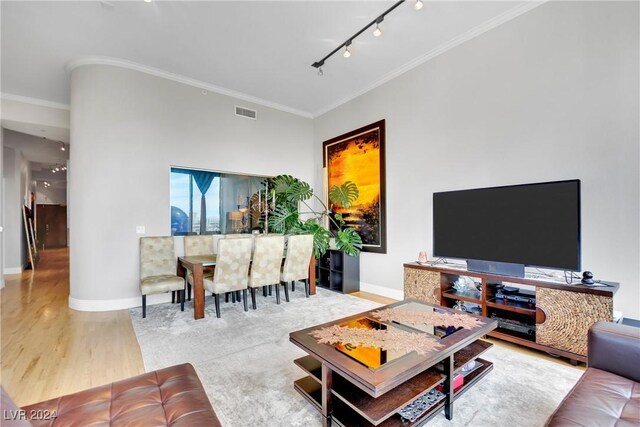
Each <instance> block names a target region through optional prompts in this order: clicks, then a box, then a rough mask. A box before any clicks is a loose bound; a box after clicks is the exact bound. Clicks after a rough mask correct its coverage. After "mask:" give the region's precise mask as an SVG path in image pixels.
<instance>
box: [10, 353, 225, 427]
mask: <svg viewBox="0 0 640 427" xmlns="http://www.w3.org/2000/svg"><path fill="white" fill-rule="evenodd" d="M11 404H12V402H10V400H9V398H8V396H7V395H6V393H5V392H4V389H3V390H2V417H1V418H2V420H1V421H0V425H2V426H7V427H8V426H18V425H20V426H29V425H31V426H37V427H41V426H42V427H44V426H54V425H55V426H89V425H91V426H98V425H99V426H123V427H124V426H174V427H185V426H203V427H204V426H207V427H210V426H214V427H217V426H220V421H219V420H218V417H217V416H216V413H215V412H214V410H213V408H212V407H211V403H209V399H208V398H207V394H206V393H205V391H204V388H203V387H202V383H201V382H200V379H199V378H198V375H197V374H196V371H195V370H194V369H193V366H191V365H190V364H188V363H186V364H183V365H176V366H171V367H169V368H165V369H160V370H158V371H153V372H148V373H146V374H142V375H138V376H136V377H132V378H129V379H126V380H122V381H118V382H115V383H112V384H107V385H104V386H100V387H95V388H92V389H89V390H84V391H81V392H78V393H74V394H69V395H66V396H62V397H57V398H55V399H51V400H47V401H44V402H40V403H36V404H33V405H29V406H25V407H23V408H22V410H21V411H17V410H15V408H13V409H12V408H11Z"/></svg>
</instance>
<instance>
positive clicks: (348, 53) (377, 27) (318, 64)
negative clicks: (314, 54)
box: [311, 0, 423, 76]
mask: <svg viewBox="0 0 640 427" xmlns="http://www.w3.org/2000/svg"><path fill="white" fill-rule="evenodd" d="M405 1H406V0H400V1H398V2H396V3H394V4H393V6H391V7H390V8H389V9H387V10H385V11H384V12H383V13H382V14H381V15H379V16H378V17H376V19H374V20H373V21H371V22H369V23H368V24H367V25H365V26H364V27H363V28H362V29H361V30H360V31H358V32H357V33H355V34H354V35H352V36H351V37H349V38H348V39H347V40H346V41H345V42H344V43H342V44H341V45H340V46H338V47H336V48H335V49H333V50H332V51H331V52H330V53H329V54H328V55H327V56H325V57H324V58H322V59H321V60H319V61H316V62H314V63H313V64H311V66H312V67H314V68H317V69H318V75H319V76H322V75H323V74H324V73H323V72H322V69H321V68H320V67H322V66H323V65H324V61H326V60H327V59H329V58H331V57H332V56H333V55H334V54H335V53H336V52H338V51H339V50H340V49H342V48H344V52H343V53H342V56H344V57H345V58H349V57H350V56H351V50H350V49H349V46H350V45H351V43H352V42H353V40H354V39H355V38H356V37H358V36H359V35H360V34H362V33H364V32H365V31H367V30H368V29H369V28H371V27H373V26H374V25H375V29H374V30H373V35H374V37H380V36H381V35H382V30H381V29H380V24H381V23H382V21H384V17H385V16H387V15H388V14H389V13H391V11H393V10H394V9H395V8H396V7H398V6H400V5H401V4H402V3H404V2H405ZM418 4H419V5H418ZM422 6H423V4H422V1H421V0H416V3H415V4H414V8H415V9H416V10H420V9H422Z"/></svg>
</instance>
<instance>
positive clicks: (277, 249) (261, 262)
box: [249, 235, 289, 310]
mask: <svg viewBox="0 0 640 427" xmlns="http://www.w3.org/2000/svg"><path fill="white" fill-rule="evenodd" d="M283 253H284V236H282V235H280V236H259V237H256V238H255V248H254V250H253V260H252V262H251V273H250V275H249V290H250V291H251V305H252V307H253V309H254V310H255V309H256V288H260V287H261V288H262V289H263V291H265V292H264V293H266V290H267V286H272V285H275V286H276V289H278V286H279V285H280V268H281V267H282V255H283ZM285 294H286V296H287V301H288V300H289V292H288V290H287V287H286V286H285ZM279 295H280V292H279V291H278V290H276V300H277V302H278V304H280V297H279Z"/></svg>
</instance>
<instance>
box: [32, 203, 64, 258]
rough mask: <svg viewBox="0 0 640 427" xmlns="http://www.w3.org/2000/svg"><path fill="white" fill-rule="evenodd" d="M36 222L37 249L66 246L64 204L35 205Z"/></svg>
mask: <svg viewBox="0 0 640 427" xmlns="http://www.w3.org/2000/svg"><path fill="white" fill-rule="evenodd" d="M36 224H37V226H36V229H37V233H38V246H39V248H38V249H52V248H62V247H65V246H67V207H66V206H63V205H44V204H39V205H37V207H36Z"/></svg>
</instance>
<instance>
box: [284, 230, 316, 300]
mask: <svg viewBox="0 0 640 427" xmlns="http://www.w3.org/2000/svg"><path fill="white" fill-rule="evenodd" d="M312 253H313V235H311V234H297V235H293V236H289V238H288V240H287V257H286V258H285V261H284V267H283V268H282V275H281V277H280V281H281V282H282V284H283V285H284V287H285V290H286V289H287V285H288V284H289V282H291V286H292V289H293V286H294V283H295V282H296V281H297V280H301V281H304V290H305V295H306V296H307V298H309V263H310V262H311V254H312ZM278 294H279V287H276V300H278V301H279V297H278ZM285 297H286V298H287V302H288V301H289V298H288V292H285Z"/></svg>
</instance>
